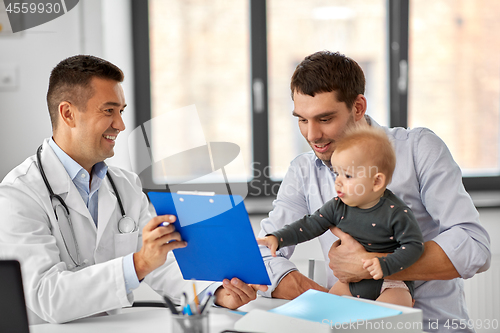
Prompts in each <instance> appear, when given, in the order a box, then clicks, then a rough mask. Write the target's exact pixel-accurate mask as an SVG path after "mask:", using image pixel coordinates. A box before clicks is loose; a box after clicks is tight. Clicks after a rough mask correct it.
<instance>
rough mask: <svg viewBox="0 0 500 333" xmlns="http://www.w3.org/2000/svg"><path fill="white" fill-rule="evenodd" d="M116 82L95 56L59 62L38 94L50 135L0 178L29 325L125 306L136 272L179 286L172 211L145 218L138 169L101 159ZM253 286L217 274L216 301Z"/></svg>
mask: <svg viewBox="0 0 500 333" xmlns="http://www.w3.org/2000/svg"><path fill="white" fill-rule="evenodd" d="M122 81H123V73H122V71H121V70H120V69H119V68H118V67H116V66H115V65H113V64H111V63H109V62H107V61H105V60H102V59H99V58H97V57H93V56H74V57H70V58H68V59H65V60H63V61H61V62H60V63H59V64H58V65H57V66H56V67H55V68H54V69H53V70H52V73H51V76H50V82H49V89H48V93H47V103H48V107H49V113H50V118H51V122H52V129H53V135H52V137H51V138H49V139H46V140H44V142H43V143H42V145H41V146H40V147H39V148H38V150H37V153H36V154H35V155H34V156H31V157H29V158H28V159H26V161H24V162H23V163H22V164H20V165H19V166H17V167H16V168H14V169H13V170H12V171H11V172H10V173H9V174H8V175H7V176H6V177H5V179H4V180H3V181H2V183H1V184H0V257H1V258H17V259H18V260H19V261H20V262H21V265H22V271H23V279H24V287H25V293H26V303H27V307H28V315H29V319H30V324H36V323H43V322H53V323H62V322H67V321H71V320H75V319H78V318H82V317H87V316H91V315H96V314H101V313H103V312H108V313H112V312H115V310H117V309H120V308H122V307H126V306H131V305H132V303H133V293H132V291H133V289H135V288H137V287H138V286H139V283H140V282H139V281H142V280H144V281H145V282H146V283H148V284H149V285H150V286H151V287H152V288H153V289H154V290H156V291H157V292H158V293H159V294H162V295H165V294H166V295H169V296H171V297H174V298H176V297H178V296H179V293H180V292H181V291H182V290H189V289H188V288H189V287H190V282H188V281H184V280H183V279H182V276H181V274H180V271H179V268H178V266H177V264H176V262H175V260H174V258H173V256H172V255H169V254H171V251H172V250H173V249H176V248H180V247H185V246H186V245H187V244H186V242H184V241H182V240H181V238H180V235H179V234H178V233H177V232H175V230H174V227H173V225H169V224H168V222H174V221H175V216H171V215H165V216H156V217H153V216H155V213H154V212H153V211H150V210H149V207H150V205H149V203H148V200H147V198H146V196H145V195H144V193H143V192H142V189H141V184H140V181H139V178H138V176H137V175H136V174H133V173H131V172H128V171H125V170H122V169H120V168H117V167H111V166H110V167H108V166H107V165H106V164H105V163H104V160H105V159H106V158H108V157H111V156H113V154H114V152H113V148H114V145H115V140H116V138H117V136H118V134H119V133H120V132H121V131H123V130H124V129H125V124H124V123H123V120H122V112H123V111H124V109H125V107H126V103H125V97H124V94H123V89H122V87H121V84H120V82H122ZM163 222H167V223H166V224H165V225H166V226H160V227H159V225H160V224H162V223H163ZM204 287H208V288H209V289H212V290H214V289H216V288H217V287H218V285H211V286H209V284H208V283H207V284H206V285H204ZM259 288H260V289H266V288H267V287H265V286H263V287H259V286H249V285H246V284H244V283H243V282H241V281H239V280H237V279H233V280H231V281H227V280H226V281H225V282H224V285H223V287H219V288H218V289H217V290H216V291H217V292H216V301H217V303H218V304H219V305H222V306H226V307H230V308H236V307H238V306H239V305H242V304H245V303H247V302H249V301H250V300H252V299H255V297H256V290H257V289H259ZM209 289H207V290H209Z"/></svg>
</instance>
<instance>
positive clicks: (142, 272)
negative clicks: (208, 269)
mask: <svg viewBox="0 0 500 333" xmlns="http://www.w3.org/2000/svg"><path fill="white" fill-rule="evenodd" d="M175 219H176V218H175V216H174V215H160V216H156V217H154V218H152V219H151V221H149V222H148V223H147V224H146V225H145V226H144V228H143V229H142V248H141V249H140V250H139V252H136V253H134V266H135V271H136V273H137V278H138V279H139V281H140V280H142V279H144V278H145V277H146V275H148V274H149V273H151V272H152V271H154V270H155V269H156V268H158V267H160V266H161V265H163V264H164V263H165V261H166V260H167V254H168V252H169V251H172V250H174V249H178V248H182V247H186V246H187V243H186V242H185V241H183V240H182V239H181V235H180V234H179V233H178V232H176V231H175V228H174V225H173V224H170V225H168V226H166V227H164V226H162V227H158V225H159V224H160V223H162V222H168V223H173V222H175Z"/></svg>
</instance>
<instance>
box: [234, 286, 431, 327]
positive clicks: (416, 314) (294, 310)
mask: <svg viewBox="0 0 500 333" xmlns="http://www.w3.org/2000/svg"><path fill="white" fill-rule="evenodd" d="M399 326H402V328H403V329H400V330H398V329H397V328H398V327H399ZM235 328H236V329H238V330H241V331H248V332H263V333H274V332H276V333H278V332H289V333H293V332H315V333H318V332H324V333H327V332H332V331H335V332H350V331H352V332H356V333H362V332H373V331H377V330H381V331H384V330H391V332H392V331H394V332H403V331H404V332H413V333H417V332H418V333H420V332H422V311H421V310H419V309H413V308H407V307H403V306H397V305H393V304H387V303H381V302H375V301H370V300H365V299H357V298H353V297H341V296H336V295H333V294H329V293H324V292H321V291H316V290H308V291H306V292H305V293H304V294H302V295H300V296H299V297H297V298H295V299H294V300H292V301H290V302H288V303H286V304H284V305H282V306H279V307H277V308H274V309H272V310H269V311H262V310H252V311H250V312H249V313H248V314H247V315H245V316H244V317H243V318H242V319H240V320H239V321H238V322H237V323H236V325H235ZM394 329H395V330H394Z"/></svg>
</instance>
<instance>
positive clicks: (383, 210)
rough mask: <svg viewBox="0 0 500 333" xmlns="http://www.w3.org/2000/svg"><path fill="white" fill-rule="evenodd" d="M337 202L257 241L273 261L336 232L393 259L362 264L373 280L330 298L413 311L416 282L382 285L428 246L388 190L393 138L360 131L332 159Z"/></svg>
mask: <svg viewBox="0 0 500 333" xmlns="http://www.w3.org/2000/svg"><path fill="white" fill-rule="evenodd" d="M331 164H332V171H333V173H334V175H335V177H336V178H335V189H336V191H337V197H335V198H333V199H332V200H330V201H328V202H327V203H325V204H324V205H323V207H321V208H320V209H318V210H317V211H316V212H315V213H314V214H311V215H306V216H304V217H303V218H302V219H300V220H298V221H295V222H294V223H292V224H289V225H287V226H285V227H284V228H282V229H280V230H276V231H275V232H272V233H270V234H268V235H267V236H266V237H264V238H258V239H257V242H258V243H259V244H260V245H265V246H267V247H268V248H269V249H270V250H271V253H272V255H273V256H276V250H278V249H280V248H282V247H285V246H290V245H296V244H298V243H302V242H305V241H308V240H311V239H313V238H315V237H318V236H320V235H321V234H323V233H324V232H325V231H327V230H329V229H330V228H332V227H334V226H337V227H338V228H340V229H341V230H342V231H344V232H346V233H348V234H350V235H351V236H352V237H353V238H354V239H356V240H357V241H358V242H359V243H361V244H362V245H363V246H364V247H365V249H366V250H367V251H368V252H378V253H389V254H388V255H387V256H385V257H378V258H374V259H369V260H363V268H364V269H366V270H368V271H369V273H370V275H371V276H372V278H373V279H367V280H361V281H359V282H354V283H349V284H347V283H342V282H340V281H337V282H336V283H335V284H334V285H333V287H332V288H331V289H330V292H331V293H333V294H336V295H349V296H354V297H362V298H367V299H372V300H378V301H382V302H386V303H393V304H399V305H405V306H413V303H414V302H413V289H414V286H413V281H395V280H387V279H383V278H386V277H387V276H390V275H392V274H394V273H396V272H398V271H400V270H403V269H405V268H407V267H408V266H410V265H412V264H413V263H414V262H415V261H417V259H418V258H419V257H420V256H421V254H422V252H423V249H424V245H423V237H422V233H421V231H420V228H419V226H418V224H417V221H416V219H415V217H414V216H413V213H412V211H411V210H410V208H408V207H407V206H406V204H405V203H404V202H403V201H402V200H400V199H399V198H398V197H396V196H395V195H394V194H393V193H392V192H391V191H390V190H388V189H387V188H386V186H387V185H388V184H389V183H390V181H391V178H392V174H393V172H394V168H395V165H396V156H395V153H394V149H393V147H392V145H391V142H390V141H389V138H388V137H387V135H386V134H385V133H384V131H383V130H381V129H375V128H372V127H356V128H354V129H352V130H349V131H348V132H347V133H346V134H345V135H344V137H343V138H342V139H341V140H339V141H338V142H337V143H336V148H335V151H334V152H333V154H332V157H331Z"/></svg>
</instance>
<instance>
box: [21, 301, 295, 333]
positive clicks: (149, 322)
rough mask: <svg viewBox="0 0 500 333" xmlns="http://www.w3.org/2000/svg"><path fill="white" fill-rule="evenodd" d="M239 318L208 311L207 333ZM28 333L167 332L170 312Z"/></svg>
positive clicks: (261, 305)
mask: <svg viewBox="0 0 500 333" xmlns="http://www.w3.org/2000/svg"><path fill="white" fill-rule="evenodd" d="M286 302H287V301H286V300H281V299H270V298H265V297H260V296H259V297H257V299H256V300H254V301H252V302H250V303H248V304H246V305H244V306H242V307H241V308H240V309H239V310H241V311H245V312H247V311H250V310H253V309H262V310H270V309H273V308H275V307H278V306H280V305H282V304H284V303H286ZM241 317H242V316H241V315H239V314H236V313H234V312H231V311H230V310H228V309H224V308H215V307H214V308H211V309H210V317H209V320H210V333H219V332H221V331H223V330H225V329H232V328H233V327H234V323H235V322H236V321H237V320H238V319H240V318H241ZM30 332H31V333H89V332H91V333H109V332H120V333H139V332H157V333H168V332H170V311H169V310H168V309H166V308H165V309H161V308H148V309H146V308H134V309H125V310H124V311H123V313H121V314H117V315H112V316H103V317H90V318H84V319H79V320H75V321H72V322H70V323H67V324H41V325H32V326H30Z"/></svg>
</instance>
